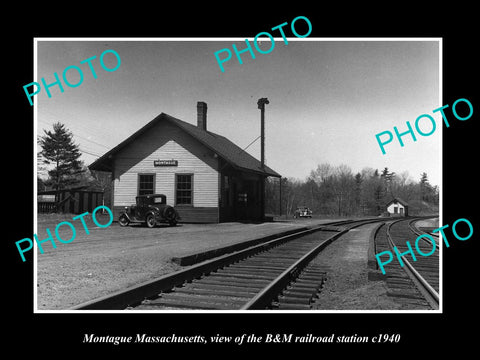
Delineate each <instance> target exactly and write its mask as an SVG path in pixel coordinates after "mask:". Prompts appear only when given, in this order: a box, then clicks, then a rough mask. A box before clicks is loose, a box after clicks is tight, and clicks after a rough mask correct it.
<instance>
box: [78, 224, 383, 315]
mask: <svg viewBox="0 0 480 360" xmlns="http://www.w3.org/2000/svg"><path fill="white" fill-rule="evenodd" d="M376 221H379V219H370V220H361V221H351V220H347V221H341V222H336V223H330V224H328V225H321V226H318V227H315V228H313V229H308V230H303V231H300V232H297V233H294V234H290V235H286V236H283V237H281V238H278V239H274V240H271V241H268V242H266V243H263V244H260V245H256V246H252V247H250V248H248V249H245V250H241V251H237V252H235V253H232V254H226V255H223V256H220V257H217V258H215V259H212V260H208V261H204V262H202V263H200V264H197V265H193V266H191V267H188V268H187V269H185V270H180V271H177V272H175V273H172V274H169V275H165V276H163V277H161V278H159V279H155V280H152V281H149V282H146V283H143V284H140V285H137V286H135V287H132V288H129V289H126V290H124V291H120V292H117V293H115V294H112V295H109V296H105V297H103V298H100V299H97V300H92V301H89V302H87V303H83V304H80V305H78V306H75V307H74V308H72V309H73V310H105V309H106V310H116V309H127V310H128V309H135V310H178V309H182V310H199V309H203V310H222V309H223V310H236V309H239V310H255V309H294V310H308V309H310V308H311V303H312V300H313V299H314V298H315V297H316V295H317V293H318V291H319V290H320V289H321V287H322V286H323V282H324V281H325V278H326V271H327V269H325V268H322V267H321V266H317V265H313V264H310V263H311V261H312V260H313V259H314V258H315V256H316V255H317V254H318V253H319V252H320V251H321V250H322V249H324V248H325V247H326V246H327V245H328V244H330V243H331V242H332V241H334V240H336V239H337V238H339V237H340V236H342V235H343V234H345V233H346V232H348V231H349V230H350V229H352V228H354V227H358V226H361V225H364V224H367V223H371V222H376Z"/></svg>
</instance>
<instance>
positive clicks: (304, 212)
mask: <svg viewBox="0 0 480 360" xmlns="http://www.w3.org/2000/svg"><path fill="white" fill-rule="evenodd" d="M293 217H294V218H295V219H296V218H301V217H308V218H311V217H312V210H310V209H309V208H308V207H305V206H301V207H298V208H297V209H296V210H295V212H294V213H293Z"/></svg>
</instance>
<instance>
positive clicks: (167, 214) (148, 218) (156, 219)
mask: <svg viewBox="0 0 480 360" xmlns="http://www.w3.org/2000/svg"><path fill="white" fill-rule="evenodd" d="M136 201H137V204H136V205H131V206H125V210H124V211H123V212H122V213H121V214H120V217H119V218H118V222H119V223H120V225H121V226H127V225H128V224H130V223H145V224H146V225H147V226H148V227H149V228H153V227H154V226H155V225H156V224H158V223H167V224H170V226H175V225H177V222H178V220H180V216H179V215H178V212H177V210H175V209H174V208H173V207H172V206H170V205H167V197H166V196H165V195H163V194H151V195H140V196H137V197H136Z"/></svg>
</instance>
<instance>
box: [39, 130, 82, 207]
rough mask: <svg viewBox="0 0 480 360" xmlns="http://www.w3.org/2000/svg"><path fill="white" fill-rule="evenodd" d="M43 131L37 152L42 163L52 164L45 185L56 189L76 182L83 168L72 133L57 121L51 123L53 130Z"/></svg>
mask: <svg viewBox="0 0 480 360" xmlns="http://www.w3.org/2000/svg"><path fill="white" fill-rule="evenodd" d="M44 132H45V135H44V136H41V137H40V138H39V140H38V143H39V144H40V146H41V147H42V151H41V152H40V153H39V154H40V155H41V156H42V158H43V163H44V164H47V165H53V168H52V169H51V170H49V171H48V175H49V179H48V180H47V181H45V183H46V185H48V186H53V188H54V189H55V190H57V191H58V190H60V189H63V188H65V187H67V186H71V185H74V184H76V183H78V176H79V175H80V174H81V173H82V172H83V171H84V170H83V169H82V162H81V161H79V160H78V158H79V157H80V156H81V153H80V150H79V148H78V145H76V144H75V143H74V142H73V135H72V133H71V132H70V131H69V130H68V129H66V128H65V125H63V124H61V123H59V122H58V123H55V124H53V132H52V131H46V130H44ZM57 201H58V199H57Z"/></svg>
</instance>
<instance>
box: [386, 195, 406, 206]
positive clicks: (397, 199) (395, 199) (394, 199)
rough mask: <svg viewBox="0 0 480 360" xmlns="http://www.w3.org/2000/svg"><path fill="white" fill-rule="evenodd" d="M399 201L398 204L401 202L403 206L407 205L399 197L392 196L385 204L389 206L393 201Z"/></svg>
mask: <svg viewBox="0 0 480 360" xmlns="http://www.w3.org/2000/svg"><path fill="white" fill-rule="evenodd" d="M395 201H396V202H399V203H400V204H402V205H403V206H408V203H407V202H406V201H404V200H402V199H400V198H398V197H397V198H393V199H392V200H390V201H389V202H388V203H387V205H386V206H389V205H390V204H392V203H394V202H395Z"/></svg>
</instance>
